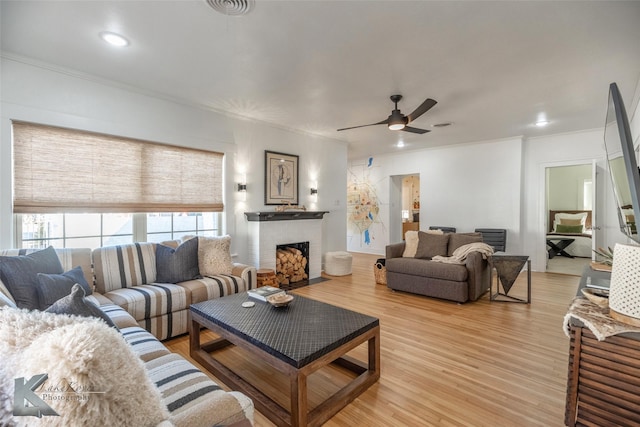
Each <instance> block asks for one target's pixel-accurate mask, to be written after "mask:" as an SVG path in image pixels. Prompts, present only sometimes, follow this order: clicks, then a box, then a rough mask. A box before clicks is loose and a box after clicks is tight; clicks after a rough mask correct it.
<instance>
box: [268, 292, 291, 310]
mask: <svg viewBox="0 0 640 427" xmlns="http://www.w3.org/2000/svg"><path fill="white" fill-rule="evenodd" d="M291 301H293V295H289V294H278V295H272V296H270V297H267V302H268V303H269V304H271V305H272V306H274V307H285V306H287V305H289V303H290V302H291Z"/></svg>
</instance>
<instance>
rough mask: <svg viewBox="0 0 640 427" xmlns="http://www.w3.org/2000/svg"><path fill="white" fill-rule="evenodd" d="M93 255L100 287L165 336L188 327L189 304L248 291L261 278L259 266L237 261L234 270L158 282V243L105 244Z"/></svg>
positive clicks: (149, 328)
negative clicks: (258, 277) (177, 280)
mask: <svg viewBox="0 0 640 427" xmlns="http://www.w3.org/2000/svg"><path fill="white" fill-rule="evenodd" d="M91 258H92V261H93V274H94V278H95V281H94V282H93V283H94V284H95V289H96V292H97V293H98V294H100V295H102V296H104V297H106V298H107V299H108V300H109V301H110V302H112V303H114V304H116V305H118V306H120V307H122V308H124V309H125V310H126V311H127V312H128V313H129V314H131V315H132V316H133V317H134V319H135V320H136V321H137V322H138V324H139V325H140V326H141V327H143V328H144V329H146V330H147V331H149V332H151V333H152V334H153V335H155V336H156V337H157V338H159V339H161V340H163V339H167V338H171V337H175V336H177V335H182V334H184V333H186V332H187V313H188V311H189V305H191V304H194V303H197V302H201V301H207V300H210V299H214V298H220V297H223V296H225V295H231V294H235V293H238V292H244V291H247V290H249V289H252V288H254V287H255V286H256V282H257V273H256V268H255V267H251V266H248V265H244V264H238V263H235V264H234V266H233V270H232V272H231V274H229V275H216V276H205V277H202V278H201V279H196V280H189V281H186V282H180V283H156V244H154V243H132V244H127V245H121V246H107V247H101V248H97V249H94V250H93V252H92V254H91ZM89 283H92V282H89ZM103 302H106V301H104V300H103Z"/></svg>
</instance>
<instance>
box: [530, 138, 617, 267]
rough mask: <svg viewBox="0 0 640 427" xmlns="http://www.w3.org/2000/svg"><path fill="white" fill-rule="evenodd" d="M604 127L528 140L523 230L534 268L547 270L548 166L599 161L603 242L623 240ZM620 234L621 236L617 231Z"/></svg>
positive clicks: (598, 198) (597, 208)
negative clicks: (614, 196) (608, 165)
mask: <svg viewBox="0 0 640 427" xmlns="http://www.w3.org/2000/svg"><path fill="white" fill-rule="evenodd" d="M603 132H604V130H603V129H594V130H587V131H582V132H575V133H567V134H559V135H552V136H547V137H540V138H531V139H529V140H527V141H526V142H525V145H524V147H525V149H524V152H523V173H524V188H525V193H524V198H523V209H522V213H523V215H522V220H523V226H522V233H523V250H524V251H525V252H524V253H526V254H528V255H530V256H531V261H532V269H533V270H535V271H545V270H546V239H545V235H546V233H545V231H546V221H547V208H546V203H545V197H546V196H545V181H546V180H545V174H546V168H548V167H557V166H567V165H578V164H591V163H592V162H593V161H595V162H596V166H597V176H596V193H597V196H596V201H595V212H596V224H595V225H596V226H599V227H600V228H601V230H600V233H599V235H600V236H601V237H602V239H601V240H603V241H602V242H598V245H602V244H609V243H610V242H612V241H616V240H618V241H624V240H625V238H624V236H622V235H621V234H620V233H619V232H617V230H618V220H617V217H615V206H614V205H613V197H612V196H613V193H612V190H611V182H610V180H609V176H608V171H607V169H606V161H605V151H604V140H603ZM616 232H617V234H620V235H619V236H618V235H617V234H616Z"/></svg>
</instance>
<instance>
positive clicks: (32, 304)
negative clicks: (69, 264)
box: [0, 246, 64, 310]
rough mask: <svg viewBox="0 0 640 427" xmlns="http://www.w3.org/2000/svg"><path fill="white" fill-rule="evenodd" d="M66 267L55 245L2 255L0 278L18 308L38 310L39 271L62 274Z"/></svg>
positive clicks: (0, 258)
mask: <svg viewBox="0 0 640 427" xmlns="http://www.w3.org/2000/svg"><path fill="white" fill-rule="evenodd" d="M63 272H64V269H63V268H62V264H60V259H59V258H58V255H56V250H55V249H54V248H53V246H49V247H48V248H46V249H43V250H41V251H37V252H33V253H31V254H29V255H19V256H0V278H1V279H2V282H3V283H4V284H5V286H6V287H7V289H8V290H9V292H10V293H11V296H12V297H13V299H14V300H15V302H16V305H17V306H18V308H26V309H28V310H38V309H39V308H40V302H39V298H38V287H39V286H40V283H39V282H38V273H45V274H62V273H63Z"/></svg>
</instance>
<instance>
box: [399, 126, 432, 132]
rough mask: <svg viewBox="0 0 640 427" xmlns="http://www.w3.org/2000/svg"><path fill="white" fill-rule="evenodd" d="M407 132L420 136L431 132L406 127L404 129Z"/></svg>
mask: <svg viewBox="0 0 640 427" xmlns="http://www.w3.org/2000/svg"><path fill="white" fill-rule="evenodd" d="M400 130H403V131H405V132H411V133H419V134H423V133H427V132H431V131H430V130H426V129H418V128H413V127H411V126H405V127H403V128H402V129H400Z"/></svg>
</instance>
